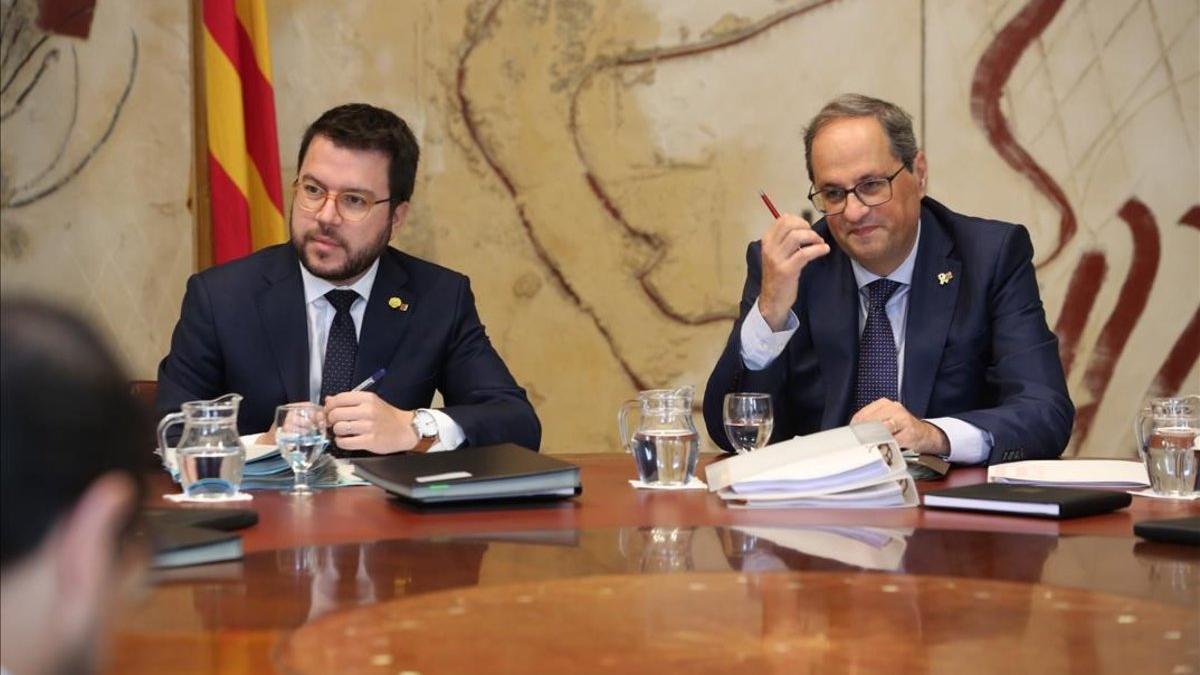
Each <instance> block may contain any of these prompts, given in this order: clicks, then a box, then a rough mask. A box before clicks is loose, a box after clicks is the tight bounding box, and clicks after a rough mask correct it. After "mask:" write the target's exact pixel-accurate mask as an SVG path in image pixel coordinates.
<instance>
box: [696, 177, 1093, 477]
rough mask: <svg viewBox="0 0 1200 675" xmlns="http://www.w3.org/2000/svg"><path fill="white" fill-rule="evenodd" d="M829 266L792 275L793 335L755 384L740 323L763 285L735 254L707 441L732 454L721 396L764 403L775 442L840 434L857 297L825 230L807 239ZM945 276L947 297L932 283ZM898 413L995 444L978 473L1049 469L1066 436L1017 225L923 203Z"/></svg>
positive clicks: (1052, 356)
mask: <svg viewBox="0 0 1200 675" xmlns="http://www.w3.org/2000/svg"><path fill="white" fill-rule="evenodd" d="M813 229H815V230H816V231H817V232H818V233H820V234H821V236H822V237H824V238H825V240H826V241H827V242H828V243H829V245H830V247H831V249H832V250H831V251H830V253H829V254H828V255H826V256H824V257H822V258H818V259H817V260H815V261H813V262H811V263H809V264H808V266H807V267H805V268H804V271H803V272H802V273H801V275H800V288H799V295H798V296H797V300H796V305H795V306H794V307H793V308H792V310H793V311H794V312H795V314H796V317H797V318H798V319H799V322H800V327H799V329H798V330H797V331H796V333H795V335H793V336H792V339H791V340H790V341H789V342H788V345H787V347H786V348H785V349H784V351H783V353H782V354H780V356H779V358H777V359H776V360H775V361H774V362H772V363H771V365H769V366H768V367H767V368H765V369H763V370H761V371H757V372H755V371H750V370H748V369H746V367H745V365H744V363H743V362H742V357H741V347H742V345H741V329H742V320H743V319H744V318H745V316H746V313H747V312H748V311H750V310H751V309H752V308H753V307H754V303H755V301H756V300H757V299H758V295H759V284H760V279H761V250H760V246H761V244H760V242H754V243H752V244H750V247H749V249H748V250H747V251H746V266H747V270H748V271H747V275H746V286H745V289H744V290H743V291H742V303H741V313H740V316H739V319H738V321H737V322H736V323H735V324H734V327H733V332H732V333H731V334H730V336H729V342H728V343H727V345H726V347H725V351H724V353H722V354H721V358H720V360H718V362H717V365H716V367H715V368H714V369H713V372H712V375H711V376H709V380H708V388H707V390H706V391H705V394H704V419H705V422H706V423H707V425H708V433H709V435H710V436H712V438H713V440H714V441H715V442H716V443H717V444H718V445H720V446H721V447H723V448H725V449H726V450H729V449H730V446H729V441H728V439H727V438H726V437H725V431H724V426H723V424H722V421H721V406H722V399H723V398H724V396H725V394H726V393H729V392H732V391H761V392H767V393H770V394H772V395H773V399H774V402H775V430H774V433H773V434H772V442H775V441H779V440H783V439H787V438H791V437H792V436H795V435H798V434H809V433H812V432H815V431H820V430H822V429H830V428H835V427H839V426H843V425H845V424H847V423H848V422H849V419H850V413H851V410H850V406H851V403H852V397H853V393H854V380H855V371H856V368H857V360H858V335H859V329H858V312H859V310H858V288H857V284H856V283H855V280H854V272H853V269H852V268H851V266H850V258H849V257H848V256H847V255H846V253H845V252H844V251H842V250H841V249H840V248H838V245H837V242H836V241H835V240H834V239H833V236H832V235H831V234H830V232H829V227H828V224H827V223H826V222H825V220H824V219H822V220H821V221H818V222H817V223H816V225H815V226H814V228H813ZM943 272H950V273H951V274H952V275H953V279H952V280H951V281H950V282H949V283H947V284H940V283H939V282H938V275H939V274H940V273H943ZM906 331H907V334H906V335H905V353H904V382H903V385H902V391H901V392H900V402H901V403H902V404H903V405H904V406H905V407H906V408H907V409H908V410H909V412H911V413H912V414H914V415H916V416H917V417H919V418H933V417H957V418H959V419H962V420H964V421H966V422H969V423H970V424H973V425H975V426H976V427H979V428H980V429H983V430H985V431H988V432H990V433H991V434H992V436H993V439H994V441H995V444H994V445H993V447H992V452H991V455H990V457H989V458H988V461H989V463H993V464H994V463H998V462H1008V461H1016V460H1022V459H1036V458H1052V457H1057V456H1059V455H1060V454H1062V451H1063V449H1064V448H1065V447H1066V445H1067V440H1068V438H1069V437H1070V435H1071V425H1072V422H1073V420H1074V417H1075V408H1074V406H1072V404H1071V400H1070V398H1069V397H1068V395H1067V386H1066V379H1065V377H1064V375H1063V369H1062V363H1061V362H1060V361H1059V357H1058V339H1057V338H1056V337H1055V336H1054V333H1052V332H1051V331H1050V329H1049V327H1048V326H1047V325H1046V315H1045V311H1044V310H1043V309H1042V301H1041V298H1040V296H1039V295H1038V287H1037V279H1036V278H1035V277H1034V269H1033V244H1032V243H1031V242H1030V239H1029V233H1028V232H1027V231H1026V230H1025V228H1024V227H1022V226H1020V225H1013V224H1010V223H1002V222H998V221H994V220H983V219H980V218H971V217H967V216H963V215H960V214H957V213H954V212H953V211H951V210H949V209H947V208H946V207H945V206H942V205H941V204H939V203H938V202H936V201H934V200H933V199H930V198H928V197H926V198H925V199H924V200H922V208H921V241H920V244H919V246H918V250H917V258H916V263H915V266H914V269H913V279H912V288H911V289H910V290H909V300H908V320H907V322H906Z"/></svg>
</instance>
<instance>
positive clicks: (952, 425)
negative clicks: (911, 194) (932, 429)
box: [741, 222, 994, 464]
mask: <svg viewBox="0 0 1200 675" xmlns="http://www.w3.org/2000/svg"><path fill="white" fill-rule="evenodd" d="M920 245H921V224H920V223H919V222H918V223H917V239H916V241H915V242H914V243H913V248H912V250H911V251H909V253H908V257H907V258H905V259H904V262H902V263H900V266H899V267H897V268H896V269H895V271H893V272H892V273H891V274H889V275H888V276H887V278H888V279H891V280H892V281H896V282H898V283H900V288H898V289H896V292H894V293H892V297H890V298H888V301H887V304H886V305H885V306H884V311H885V312H887V317H888V323H890V324H891V325H892V336H893V337H894V338H895V340H896V363H897V366H898V370H899V372H897V373H896V390H897V392H903V391H904V388H903V384H904V332H905V327H906V325H907V323H908V292H909V290H910V289H911V288H912V275H913V267H914V266H915V265H916V260H917V249H918V248H919V247H920ZM850 266H851V267H852V268H853V269H854V281H855V283H856V284H857V285H858V332H859V334H861V333H862V331H863V328H864V327H866V325H867V307H868V302H867V284H869V283H871V282H873V281H875V280H876V279H880V278H881V277H879V276H877V275H875V274H872V273H871V272H869V271H867V269H866V268H864V267H863V266H862V265H859V264H858V262H857V261H855V260H854V259H853V258H851V259H850ZM799 327H800V320H799V319H798V318H796V314H795V313H794V312H792V311H790V310H789V311H788V318H787V323H786V325H784V327H783V330H781V331H779V332H772V331H771V327H770V326H769V325H767V321H766V319H764V318H763V316H762V312H761V311H760V310H759V309H758V303H757V302H755V303H754V307H753V308H751V310H750V312H749V313H747V314H746V320H745V321H743V322H742V332H741V338H742V362H743V363H744V364H745V365H746V367H747V368H749V369H750V370H762V369H763V368H766V367H767V366H769V365H771V363H772V362H774V361H775V359H776V358H778V357H779V355H780V354H782V353H783V350H784V349H785V348H786V347H787V343H788V341H789V340H791V339H792V335H794V334H795V333H796V329H798V328H799ZM900 399H901V400H900V404H901V405H905V401H904V399H903V395H902V394H901V396H900ZM925 421H926V422H929V423H930V424H933V425H935V426H937V427H938V428H939V429H941V430H942V431H943V432H944V433H945V434H946V439H947V440H948V441H949V443H950V454H949V455H948V456H947V459H949V460H950V461H951V462H954V463H956V464H977V463H979V462H982V461H984V460H985V459H987V457H988V454H989V453H990V452H991V450H992V444H993V442H994V439H993V438H992V435H991V434H989V433H988V432H986V431H984V430H983V429H980V428H979V427H977V426H975V425H973V424H970V423H968V422H965V421H963V420H960V419H958V418H957V417H937V418H933V419H928V420H925Z"/></svg>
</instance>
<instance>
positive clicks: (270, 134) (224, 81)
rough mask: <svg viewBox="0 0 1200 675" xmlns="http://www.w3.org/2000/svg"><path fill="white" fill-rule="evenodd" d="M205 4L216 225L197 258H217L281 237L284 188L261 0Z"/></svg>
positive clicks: (206, 98) (206, 106) (206, 99)
mask: <svg viewBox="0 0 1200 675" xmlns="http://www.w3.org/2000/svg"><path fill="white" fill-rule="evenodd" d="M201 2H202V4H203V18H204V30H203V34H204V37H203V40H204V45H203V49H202V53H203V72H204V92H203V112H204V118H205V129H206V131H207V145H208V147H207V162H206V164H207V170H208V171H207V173H208V190H209V196H210V207H211V222H212V231H211V237H203V236H201V237H199V241H201V242H204V241H205V240H206V239H207V240H208V242H209V243H210V244H211V251H200V252H199V253H200V255H199V256H198V257H199V259H200V260H207V261H211V262H212V263H213V264H220V263H223V262H226V261H229V260H233V259H234V258H239V257H241V256H244V255H246V254H248V253H250V252H251V251H254V250H257V249H260V248H262V247H264V246H270V245H272V244H278V243H280V242H282V241H284V239H285V236H286V233H285V231H284V225H283V188H282V184H281V182H280V175H279V142H278V139H277V136H276V131H275V93H274V89H273V87H272V85H271V50H270V49H269V47H268V43H267V12H266V8H265V7H264V6H263V0H201ZM199 32H200V31H197V33H199ZM201 227H203V225H201ZM206 253H207V254H208V255H206Z"/></svg>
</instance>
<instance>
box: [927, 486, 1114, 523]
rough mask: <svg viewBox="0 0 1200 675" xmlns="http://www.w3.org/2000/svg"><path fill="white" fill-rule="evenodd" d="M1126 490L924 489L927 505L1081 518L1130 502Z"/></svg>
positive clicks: (1000, 487) (1040, 487) (1005, 487)
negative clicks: (925, 490)
mask: <svg viewBox="0 0 1200 675" xmlns="http://www.w3.org/2000/svg"><path fill="white" fill-rule="evenodd" d="M1131 501H1132V497H1130V496H1129V495H1128V494H1127V493H1125V492H1114V491H1109V490H1089V489H1084V488H1065V487H1047V486H1041V485H1014V484H1010V483H982V484H979V485H965V486H963V487H956V488H947V489H945V490H935V491H933V492H927V493H925V506H929V507H934V508H942V509H965V510H968V511H993V512H999V513H1012V514H1017V515H1024V516H1038V517H1042V518H1078V517H1079V516H1090V515H1093V514H1097V513H1107V512H1109V511H1115V510H1117V509H1120V508H1124V507H1126V506H1129V503H1130V502H1131Z"/></svg>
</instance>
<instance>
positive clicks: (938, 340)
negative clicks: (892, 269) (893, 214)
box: [900, 208, 963, 417]
mask: <svg viewBox="0 0 1200 675" xmlns="http://www.w3.org/2000/svg"><path fill="white" fill-rule="evenodd" d="M953 252H954V242H953V241H952V240H951V239H950V238H949V237H948V236H946V233H945V231H944V230H943V229H942V224H941V222H940V221H939V220H938V219H937V217H936V216H935V215H934V214H933V212H932V211H930V209H928V208H922V210H921V243H920V245H919V247H918V250H917V260H916V264H914V265H913V278H912V288H911V289H910V290H909V296H908V319H907V321H906V322H905V323H906V328H905V331H906V334H905V338H904V386H903V391H902V392H901V394H900V400H901V403H903V404H904V407H905V408H907V409H908V410H909V412H911V413H912V414H913V415H915V416H917V417H925V412H926V410H927V409H928V407H929V397H930V395H931V394H932V393H933V381H934V378H935V376H936V375H937V368H938V364H939V363H940V362H941V359H942V350H943V349H944V348H945V345H946V336H947V334H948V333H949V331H950V321H951V319H952V318H953V317H954V306H955V304H956V302H957V301H958V293H959V289H960V288H961V287H962V282H963V278H962V274H961V272H962V263H961V261H960V260H959V259H958V258H956V257H953Z"/></svg>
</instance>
